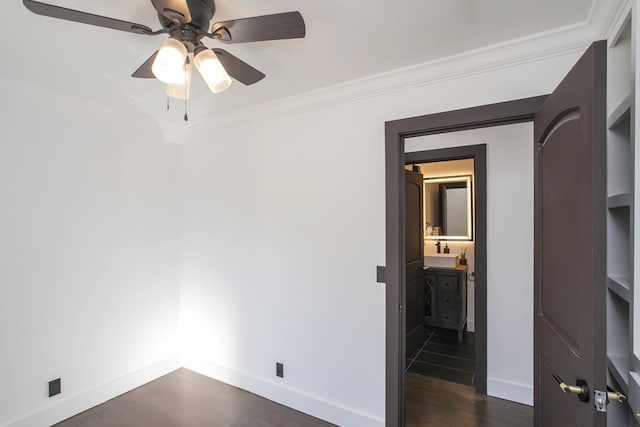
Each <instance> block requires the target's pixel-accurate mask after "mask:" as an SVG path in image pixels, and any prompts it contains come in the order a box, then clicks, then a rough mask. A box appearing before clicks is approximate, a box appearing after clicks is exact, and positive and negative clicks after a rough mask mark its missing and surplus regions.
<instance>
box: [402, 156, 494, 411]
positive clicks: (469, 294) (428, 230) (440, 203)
mask: <svg viewBox="0 0 640 427" xmlns="http://www.w3.org/2000/svg"><path fill="white" fill-rule="evenodd" d="M476 157H477V162H476ZM485 159H486V147H485V146H484V145H477V146H466V147H457V148H448V149H440V150H429V151H420V152H413V153H409V154H408V155H407V156H406V159H405V163H406V166H405V168H406V169H408V170H407V171H406V172H405V175H406V176H407V177H409V176H411V175H415V176H418V177H420V178H419V180H420V183H421V184H422V185H421V188H420V190H419V194H418V196H420V195H421V196H422V197H419V198H420V199H421V202H420V203H417V204H418V205H419V206H420V207H419V211H420V212H419V213H418V214H417V216H418V217H419V218H420V221H419V222H417V229H416V221H413V222H412V221H410V220H409V218H412V217H415V216H416V212H413V213H412V212H410V210H411V209H412V207H413V209H414V210H415V205H416V203H413V201H411V200H409V199H411V198H415V197H416V194H415V193H414V192H410V191H409V192H408V191H407V190H405V209H406V211H407V221H406V225H405V227H406V241H407V245H412V244H413V242H414V241H416V240H417V241H419V244H420V245H422V249H423V252H422V254H421V255H422V256H423V258H422V259H421V260H420V263H419V265H420V267H421V271H419V277H418V279H417V280H416V281H412V280H410V278H409V274H408V273H407V283H406V284H405V289H406V295H407V296H406V320H405V324H406V329H407V338H406V341H405V354H406V355H407V359H406V367H405V371H406V373H411V374H416V375H423V376H427V377H432V378H438V379H441V380H445V381H450V382H455V383H458V384H463V385H466V386H471V387H474V388H477V389H478V390H480V391H484V390H486V375H485V373H486V339H485V338H486V333H485V331H486V313H484V311H486V305H484V304H479V305H480V306H481V307H480V308H481V310H479V313H476V312H475V304H474V300H475V297H476V296H477V292H476V286H475V280H474V279H475V265H476V256H475V255H476V250H475V248H476V239H475V236H474V234H476V232H477V230H478V228H480V229H482V231H481V233H480V235H481V237H480V245H479V248H480V250H481V251H483V252H484V250H485V247H486V245H484V244H483V243H482V239H483V237H484V236H485V235H486V231H485V227H486V224H485V221H484V218H486V213H483V214H482V215H480V216H479V218H478V215H477V214H476V212H475V206H476V205H477V204H478V203H477V200H478V199H482V201H481V202H480V203H479V206H486V170H485V169H486V161H485ZM476 164H477V168H476ZM476 169H477V170H476ZM476 177H477V178H476ZM405 185H407V184H405ZM476 218H478V220H479V221H478V223H476V221H475V219H476ZM410 234H415V235H416V236H411V235H410ZM416 238H417V239H416ZM411 252H412V250H411V248H409V247H407V262H409V258H410V255H409V254H410V253H411ZM478 258H479V260H484V259H486V255H485V254H484V253H483V254H480V256H479V257H478ZM410 268H411V267H410V266H409V265H407V272H408V271H409V269H410ZM480 270H481V271H484V270H486V266H484V265H483V266H481V267H480ZM485 289H486V286H483V285H482V286H480V290H481V292H482V293H483V295H480V296H478V297H479V298H480V301H486V292H484V290H485ZM413 300H417V301H413ZM476 314H478V317H477V320H478V321H477V322H476ZM416 319H417V320H418V322H419V323H417V324H416V322H415V320H416ZM476 325H479V330H480V334H479V337H478V339H476V333H475V331H476ZM476 347H477V348H478V351H476ZM476 372H478V373H479V376H476ZM412 390H415V388H413V389H412ZM411 393H412V392H410V391H408V390H405V394H406V395H409V394H411ZM412 397H415V396H408V397H407V398H412Z"/></svg>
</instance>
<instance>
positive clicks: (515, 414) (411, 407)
mask: <svg viewBox="0 0 640 427" xmlns="http://www.w3.org/2000/svg"><path fill="white" fill-rule="evenodd" d="M405 420H406V427H418V426H420V427H422V426H428V427H531V426H533V407H531V406H527V405H521V404H519V403H514V402H509V401H507V400H502V399H497V398H495V397H489V396H486V395H483V394H477V393H476V392H475V390H474V388H473V387H470V386H466V385H462V384H456V383H453V382H450V381H444V380H440V379H437V378H430V377H426V376H424V375H420V374H415V373H411V372H407V374H406V376H405Z"/></svg>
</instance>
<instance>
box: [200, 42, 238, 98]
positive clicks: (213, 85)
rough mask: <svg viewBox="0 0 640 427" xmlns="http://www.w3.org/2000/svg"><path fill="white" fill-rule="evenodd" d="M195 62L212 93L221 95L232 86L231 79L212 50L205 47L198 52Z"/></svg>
mask: <svg viewBox="0 0 640 427" xmlns="http://www.w3.org/2000/svg"><path fill="white" fill-rule="evenodd" d="M193 62H194V63H195V65H196V68H197V69H198V71H199V72H200V75H201V76H202V78H203V79H204V81H205V82H206V83H207V86H209V89H211V92H213V93H220V92H222V91H223V90H225V89H226V88H228V87H229V85H230V84H231V77H229V74H227V71H226V70H225V69H224V67H223V66H222V64H221V63H220V60H219V59H218V57H217V56H216V54H215V53H213V51H212V50H210V49H207V48H204V47H203V48H202V49H200V51H198V50H196V52H195V55H194V58H193Z"/></svg>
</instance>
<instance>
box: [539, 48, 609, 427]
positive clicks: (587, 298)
mask: <svg viewBox="0 0 640 427" xmlns="http://www.w3.org/2000/svg"><path fill="white" fill-rule="evenodd" d="M605 87H606V43H605V42H604V41H600V42H596V43H594V44H593V45H591V47H590V48H589V49H588V50H587V51H586V53H585V54H584V55H583V56H582V58H580V60H579V61H578V63H577V64H576V65H575V66H574V67H573V68H572V69H571V71H570V72H569V74H568V75H567V76H566V77H565V79H564V80H563V81H562V82H561V83H560V85H559V86H558V87H557V88H556V90H555V91H554V92H553V94H552V95H551V96H550V97H549V98H548V99H547V100H546V102H545V103H544V105H543V106H542V108H541V109H540V111H539V112H538V113H537V114H536V116H535V120H534V138H535V145H536V146H535V150H536V154H535V191H534V192H535V248H536V249H535V284H534V291H535V297H534V298H535V322H534V335H535V345H534V347H535V362H534V363H535V378H534V390H535V425H536V426H537V427H554V426H566V427H570V426H576V427H577V426H580V427H592V426H604V425H606V413H602V412H596V411H595V410H594V403H593V392H594V390H595V389H597V390H606V361H605V351H606V335H605V332H606V329H605V328H606V319H605V301H606V298H605V296H606V295H605V279H606V270H605V268H606V257H605V250H606V232H605V227H606V216H605V215H606V157H605V156H606V149H605V137H606V135H605V133H606V129H605V123H606V117H605V101H606V93H605ZM558 380H562V381H563V382H564V383H566V384H567V385H576V384H578V383H580V384H583V383H582V382H583V381H584V384H585V386H586V387H588V391H587V390H586V389H585V394H584V397H583V399H582V400H580V398H579V397H578V395H577V394H573V393H565V392H563V391H562V390H561V388H560V386H559V382H558Z"/></svg>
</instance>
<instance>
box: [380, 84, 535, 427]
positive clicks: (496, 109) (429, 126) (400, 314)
mask: <svg viewBox="0 0 640 427" xmlns="http://www.w3.org/2000/svg"><path fill="white" fill-rule="evenodd" d="M546 98H547V95H543V96H537V97H532V98H524V99H519V100H514V101H507V102H501V103H497V104H490V105H483V106H478V107H471V108H465V109H461V110H454V111H447V112H442V113H436V114H430V115H425V116H418V117H412V118H406V119H400V120H394V121H390V122H386V123H385V196H386V202H385V211H386V274H385V277H386V291H385V293H386V305H385V315H386V333H385V336H386V372H385V418H386V425H387V426H388V427H401V426H403V425H404V358H405V355H404V339H405V331H404V330H403V324H404V322H403V318H404V307H403V301H402V298H403V295H404V294H405V289H404V286H405V272H404V265H405V252H404V251H405V249H404V248H405V242H404V239H405V237H404V165H405V162H406V158H405V153H404V145H405V144H404V140H405V139H406V138H410V137H416V136H423V135H433V134H438V133H445V132H455V131H461V130H470V129H477V128H483V127H490V126H501V125H508V124H514V123H522V122H527V121H532V120H533V117H534V114H535V113H536V112H537V111H538V110H539V109H540V107H541V106H542V104H543V103H544V101H545V99H546ZM478 210H480V207H479V209H478ZM484 211H485V212H486V209H484ZM485 230H486V229H485ZM478 273H480V274H485V272H478V271H476V276H478ZM480 280H486V277H482V276H481V277H480ZM475 304H476V313H478V307H479V304H484V305H485V306H486V301H480V300H479V299H478V298H476V300H475ZM485 324H486V320H485ZM485 333H486V331H485ZM485 352H486V349H485ZM485 369H486V366H485ZM484 375H485V376H486V371H485V372H484ZM478 391H481V392H486V390H478Z"/></svg>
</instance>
